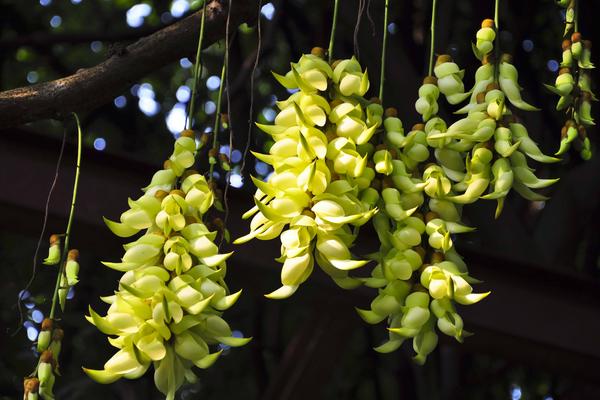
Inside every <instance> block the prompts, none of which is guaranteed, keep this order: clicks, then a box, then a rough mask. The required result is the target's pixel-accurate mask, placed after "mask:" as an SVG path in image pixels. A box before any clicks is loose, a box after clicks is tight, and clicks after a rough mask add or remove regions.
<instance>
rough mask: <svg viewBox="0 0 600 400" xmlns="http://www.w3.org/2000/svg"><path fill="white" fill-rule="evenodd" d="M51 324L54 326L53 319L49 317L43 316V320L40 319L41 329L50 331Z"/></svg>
mask: <svg viewBox="0 0 600 400" xmlns="http://www.w3.org/2000/svg"><path fill="white" fill-rule="evenodd" d="M53 326H54V321H53V320H51V319H50V318H44V320H43V321H42V330H43V331H51V330H52V327H53Z"/></svg>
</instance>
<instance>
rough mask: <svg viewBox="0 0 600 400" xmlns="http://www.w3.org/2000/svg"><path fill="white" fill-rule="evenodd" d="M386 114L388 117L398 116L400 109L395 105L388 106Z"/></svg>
mask: <svg viewBox="0 0 600 400" xmlns="http://www.w3.org/2000/svg"><path fill="white" fill-rule="evenodd" d="M384 115H385V116H386V117H388V118H392V117H397V116H398V110H397V109H396V108H394V107H388V108H386V109H385V112H384Z"/></svg>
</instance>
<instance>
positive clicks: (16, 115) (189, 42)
mask: <svg viewBox="0 0 600 400" xmlns="http://www.w3.org/2000/svg"><path fill="white" fill-rule="evenodd" d="M226 3H227V2H226V1H225V0H212V1H211V2H210V3H209V4H208V5H207V11H206V12H207V15H206V31H205V37H204V46H205V47H208V46H210V45H211V44H213V43H214V42H216V41H218V40H219V39H221V38H223V37H224V35H225V21H226V18H227V4H226ZM257 4H258V3H257V0H238V1H236V2H235V3H234V6H233V8H232V10H231V21H232V23H233V24H234V26H237V25H239V24H241V23H243V22H253V21H254V20H255V19H256V7H257ZM201 17H202V12H201V11H199V12H197V13H195V14H192V15H190V16H189V17H187V18H185V19H183V20H182V21H180V22H178V23H175V24H173V25H170V26H168V27H166V28H164V29H161V30H159V31H158V32H156V33H153V34H152V35H150V36H147V37H145V38H142V39H140V40H138V41H137V42H135V43H132V44H131V45H129V46H127V47H126V48H125V49H124V50H123V52H121V53H120V54H116V55H113V56H112V57H110V58H109V59H107V60H106V61H104V62H102V63H100V64H98V65H96V66H94V67H91V68H87V69H81V70H79V71H77V72H76V73H75V74H73V75H71V76H67V77H65V78H61V79H57V80H54V81H50V82H45V83H41V84H37V85H33V86H28V87H22V88H18V89H12V90H7V91H5V92H0V129H1V128H6V127H10V126H16V125H20V124H24V123H27V122H33V121H38V120H42V119H47V118H55V119H61V118H63V117H64V116H66V115H67V114H69V113H70V112H83V111H88V110H92V109H94V108H97V107H99V106H101V105H103V104H105V103H108V102H110V101H111V100H112V99H113V98H115V97H116V96H117V95H119V94H120V93H122V92H124V91H125V90H126V89H127V88H128V87H129V86H130V85H131V84H132V83H133V82H135V81H137V80H138V79H140V78H141V77H143V76H145V75H147V74H148V73H150V72H152V71H154V70H157V69H159V68H161V67H163V66H165V65H167V64H169V63H171V62H173V61H175V60H179V59H180V58H182V57H185V56H190V55H193V54H194V49H195V46H196V43H197V40H198V30H199V27H200V19H201Z"/></svg>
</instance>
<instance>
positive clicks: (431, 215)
mask: <svg viewBox="0 0 600 400" xmlns="http://www.w3.org/2000/svg"><path fill="white" fill-rule="evenodd" d="M439 217H440V216H439V215H438V213H436V212H433V211H427V214H425V222H429V221H431V220H433V219H436V218H439Z"/></svg>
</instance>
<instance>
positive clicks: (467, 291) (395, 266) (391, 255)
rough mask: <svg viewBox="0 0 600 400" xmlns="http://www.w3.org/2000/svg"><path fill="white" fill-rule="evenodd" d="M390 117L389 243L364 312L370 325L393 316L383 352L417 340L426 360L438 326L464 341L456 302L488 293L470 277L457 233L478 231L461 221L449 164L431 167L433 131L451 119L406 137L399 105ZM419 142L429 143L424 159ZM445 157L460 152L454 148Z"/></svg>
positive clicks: (379, 220)
mask: <svg viewBox="0 0 600 400" xmlns="http://www.w3.org/2000/svg"><path fill="white" fill-rule="evenodd" d="M386 116H387V118H386V119H385V120H384V127H385V131H386V132H385V138H386V141H385V144H384V146H387V148H389V149H391V150H390V153H391V154H392V160H391V164H392V166H393V169H392V171H391V173H390V174H389V175H388V176H381V180H382V188H383V189H382V191H381V199H380V200H379V202H378V206H379V208H380V209H381V211H380V212H379V213H378V214H377V215H375V216H374V217H373V225H374V227H375V231H376V232H377V235H378V238H379V240H380V242H381V247H380V251H379V252H378V253H377V254H376V255H374V259H375V260H376V261H377V263H378V264H377V266H376V267H375V268H374V269H373V271H372V273H371V276H370V277H369V278H366V279H364V280H363V281H364V284H365V285H366V286H369V287H372V288H376V289H377V290H378V295H377V296H376V297H375V299H373V301H372V302H371V305H370V309H357V311H358V313H359V315H360V316H361V317H362V318H363V319H364V320H365V321H366V322H367V323H370V324H376V323H379V322H381V321H384V320H386V321H387V325H388V331H389V339H388V340H387V341H386V342H385V343H383V344H382V345H381V346H378V347H376V348H375V350H377V351H379V352H382V353H387V352H391V351H394V350H396V349H398V348H399V347H400V346H401V345H402V343H403V342H404V341H405V340H407V339H412V343H413V349H414V351H415V353H416V356H415V361H417V362H418V363H423V362H425V359H426V357H427V355H428V354H429V353H431V352H432V351H433V350H434V348H435V347H436V345H437V341H438V336H437V333H436V330H435V328H436V326H437V328H438V329H439V330H440V331H441V332H442V333H444V334H447V335H449V336H452V337H455V338H456V339H457V340H459V341H462V338H463V337H464V335H465V333H466V332H465V331H464V330H463V323H462V319H461V318H460V316H459V315H458V314H457V313H456V310H455V307H454V304H455V303H459V304H466V305H467V304H473V303H475V302H477V301H479V300H481V299H483V298H484V297H485V296H487V294H488V293H482V294H474V293H472V290H473V289H472V287H471V286H470V283H474V282H476V280H474V279H472V278H470V277H469V275H468V271H467V267H466V265H465V264H464V262H463V261H462V259H461V257H460V256H459V255H458V253H456V250H455V249H454V245H453V242H452V239H451V235H452V234H457V233H462V232H468V231H471V230H472V229H471V228H468V227H466V226H464V225H462V224H461V223H460V210H459V208H458V207H457V206H456V205H455V204H454V203H453V202H451V201H449V200H448V199H447V198H448V197H450V196H452V195H454V192H453V190H452V183H451V181H450V180H449V179H448V177H447V176H446V173H445V172H444V169H443V168H442V167H441V166H439V165H436V164H428V165H426V166H424V167H423V162H425V161H426V160H427V159H428V157H429V152H428V150H427V146H428V135H429V134H431V133H432V132H439V130H440V129H445V123H444V122H443V121H442V120H441V119H440V118H438V117H435V116H434V117H432V118H431V119H429V121H428V122H427V124H425V125H423V124H417V125H415V126H414V127H413V129H412V130H411V132H409V133H408V134H407V135H406V136H404V134H403V129H402V123H401V121H400V119H398V118H397V117H396V116H395V111H394V110H388V111H386ZM415 141H416V142H417V143H419V142H420V143H422V146H423V148H424V151H423V153H422V154H419V153H420V152H419V153H417V154H418V156H417V157H415V154H414V152H415V151H414V143H415ZM438 150H439V149H436V152H437V151H438ZM439 151H442V152H447V150H439ZM395 155H397V156H395ZM456 155H458V160H454V161H455V163H456V162H458V164H460V165H462V167H463V168H464V164H463V163H464V161H463V159H462V158H461V157H460V155H459V154H458V153H456ZM444 156H445V157H448V158H453V155H452V154H449V155H446V154H444ZM455 168H456V169H459V168H460V167H455ZM425 199H429V201H428V203H425ZM417 210H422V211H423V212H426V215H425V216H424V215H423V213H420V212H417Z"/></svg>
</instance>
